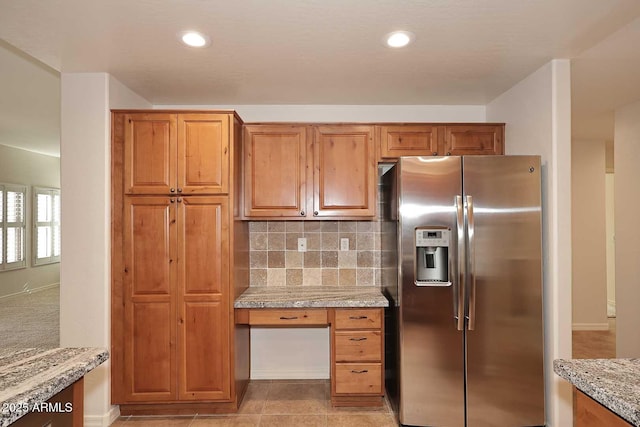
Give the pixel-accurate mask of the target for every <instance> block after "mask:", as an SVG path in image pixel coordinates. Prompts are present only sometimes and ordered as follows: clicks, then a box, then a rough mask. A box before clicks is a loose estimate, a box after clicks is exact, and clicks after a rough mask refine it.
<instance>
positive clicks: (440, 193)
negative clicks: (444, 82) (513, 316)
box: [397, 157, 465, 427]
mask: <svg viewBox="0 0 640 427" xmlns="http://www.w3.org/2000/svg"><path fill="white" fill-rule="evenodd" d="M461 176H462V175H461V158H460V157H415V158H407V157H403V158H401V159H400V160H399V163H398V173H397V177H398V182H397V185H398V195H399V199H398V203H399V205H398V214H399V215H398V218H399V233H398V234H399V235H398V240H399V258H400V259H399V264H400V265H399V268H400V275H399V276H400V280H401V281H400V282H399V293H400V295H399V298H400V302H401V308H400V319H399V330H400V349H399V360H400V381H399V382H400V408H399V411H398V412H399V414H398V415H399V418H400V422H401V423H402V424H408V425H416V426H450V427H458V426H460V427H462V426H464V425H465V421H464V414H465V410H464V337H463V335H464V332H463V331H460V330H458V329H457V328H456V319H455V315H456V313H455V307H454V302H455V299H454V297H455V296H456V291H457V290H458V278H457V262H456V256H455V254H456V253H457V249H458V248H457V246H458V245H457V243H456V242H457V240H458V239H457V238H458V235H457V226H456V204H455V201H456V196H457V195H461V194H462V180H461ZM418 227H445V228H447V229H449V230H450V232H451V239H450V242H449V244H450V247H449V249H450V250H449V259H448V265H449V271H450V274H449V276H450V278H449V280H451V282H452V284H451V285H450V286H417V285H416V278H415V277H414V272H415V264H414V263H415V262H416V261H415V260H416V238H415V236H416V228H418Z"/></svg>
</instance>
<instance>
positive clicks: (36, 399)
mask: <svg viewBox="0 0 640 427" xmlns="http://www.w3.org/2000/svg"><path fill="white" fill-rule="evenodd" d="M108 358H109V353H108V352H107V350H105V349H100V348H50V349H38V348H0V427H4V426H8V425H9V424H11V423H13V422H14V421H16V420H17V419H19V418H20V417H22V416H23V415H26V414H27V413H28V412H29V411H28V408H33V406H34V405H35V404H38V403H42V402H45V401H47V400H48V399H49V398H51V397H52V396H54V395H55V394H57V393H59V392H60V391H62V390H63V389H65V388H67V387H68V386H70V385H71V384H73V383H74V382H76V381H77V380H79V379H80V378H82V377H83V376H84V375H85V374H86V373H87V372H89V371H91V370H93V369H94V368H95V367H96V366H98V365H100V364H101V363H102V362H104V361H105V360H107V359H108Z"/></svg>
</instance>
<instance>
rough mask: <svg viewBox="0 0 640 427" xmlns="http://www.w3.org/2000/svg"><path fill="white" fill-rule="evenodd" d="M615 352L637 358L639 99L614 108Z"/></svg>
mask: <svg viewBox="0 0 640 427" xmlns="http://www.w3.org/2000/svg"><path fill="white" fill-rule="evenodd" d="M614 140H615V154H614V157H615V169H616V181H615V228H616V233H615V236H616V352H617V357H640V333H639V332H638V330H639V329H640V310H638V301H640V285H639V283H640V262H638V260H640V245H638V242H640V227H638V217H639V215H638V212H639V211H640V197H638V195H639V194H640V191H639V190H638V183H640V168H639V167H638V160H639V159H640V102H636V103H634V104H631V105H628V106H626V107H623V108H619V109H618V110H616V119H615V133H614Z"/></svg>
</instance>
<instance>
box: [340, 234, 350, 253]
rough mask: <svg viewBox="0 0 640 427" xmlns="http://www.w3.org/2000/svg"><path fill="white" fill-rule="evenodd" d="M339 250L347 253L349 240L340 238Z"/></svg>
mask: <svg viewBox="0 0 640 427" xmlns="http://www.w3.org/2000/svg"><path fill="white" fill-rule="evenodd" d="M340 250H341V251H348V250H349V238H348V237H342V238H341V239H340Z"/></svg>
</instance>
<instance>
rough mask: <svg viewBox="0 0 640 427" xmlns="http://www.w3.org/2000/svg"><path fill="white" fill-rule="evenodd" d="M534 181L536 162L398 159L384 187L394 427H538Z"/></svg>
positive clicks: (539, 328)
mask: <svg viewBox="0 0 640 427" xmlns="http://www.w3.org/2000/svg"><path fill="white" fill-rule="evenodd" d="M540 172H541V170H540V158H539V157H538V156H468V157H456V156H451V157H402V158H401V159H400V160H399V161H398V163H397V164H396V165H394V166H393V167H391V169H390V170H388V171H387V172H386V173H385V174H384V175H383V176H382V189H383V190H382V191H383V206H384V207H385V208H384V213H383V222H382V228H381V231H382V238H381V242H382V244H381V246H382V284H383V288H384V291H385V294H386V295H387V297H388V298H389V299H390V301H391V304H390V307H389V309H388V311H387V313H386V318H385V323H386V332H385V333H386V337H385V342H386V355H385V361H386V375H385V376H386V383H387V392H388V395H389V398H390V401H391V403H392V405H393V406H394V409H395V410H396V411H397V414H398V417H399V420H400V423H401V424H404V425H415V426H447V427H457V426H468V427H483V426H505V427H507V426H508V427H514V426H542V425H544V424H545V409H544V373H543V322H542V316H543V312H542V262H541V252H542V249H541V207H540V199H541V194H540V179H541V174H540Z"/></svg>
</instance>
